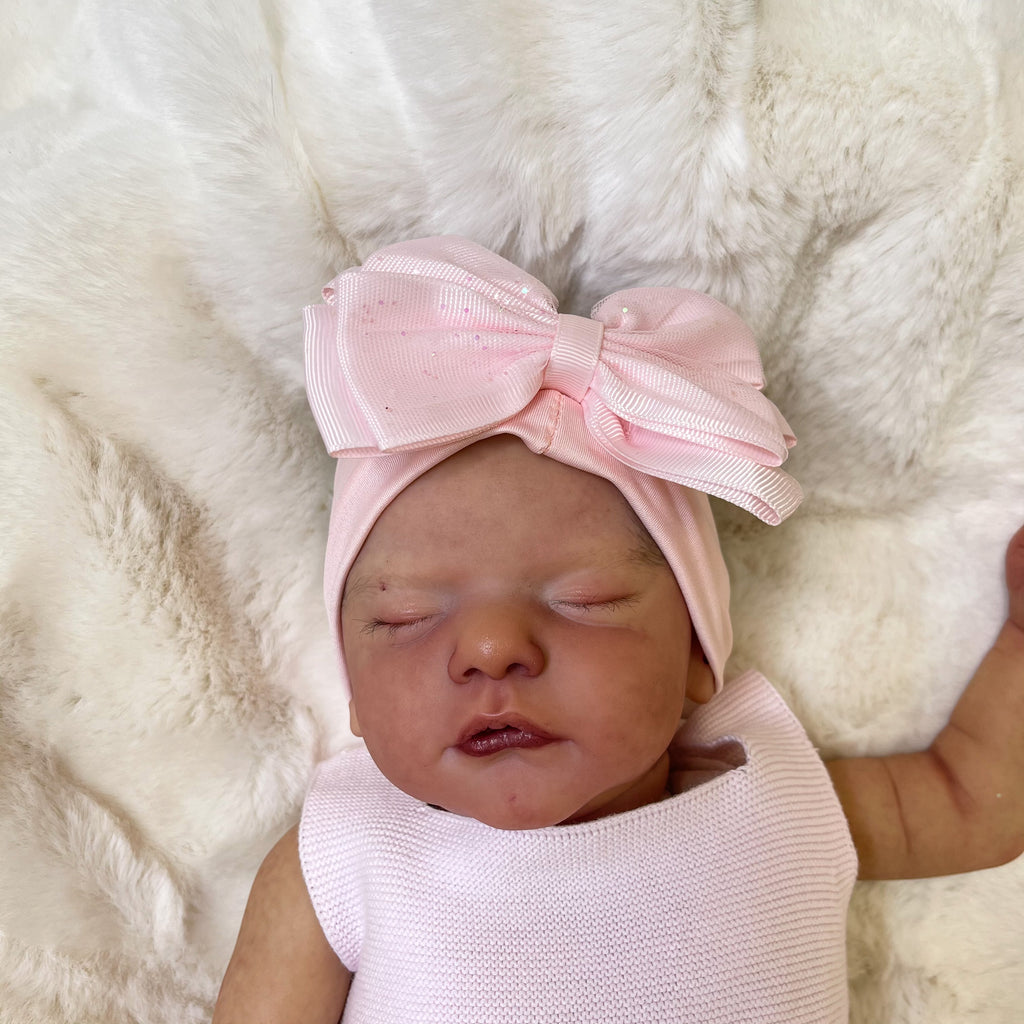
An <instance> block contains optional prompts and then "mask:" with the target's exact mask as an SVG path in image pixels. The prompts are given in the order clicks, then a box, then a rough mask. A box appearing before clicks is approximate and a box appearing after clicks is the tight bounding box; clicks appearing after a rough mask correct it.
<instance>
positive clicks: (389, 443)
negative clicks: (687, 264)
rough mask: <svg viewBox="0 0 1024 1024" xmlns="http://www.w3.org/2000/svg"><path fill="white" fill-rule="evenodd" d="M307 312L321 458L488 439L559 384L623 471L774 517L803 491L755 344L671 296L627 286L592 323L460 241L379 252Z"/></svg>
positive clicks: (721, 316)
mask: <svg viewBox="0 0 1024 1024" xmlns="http://www.w3.org/2000/svg"><path fill="white" fill-rule="evenodd" d="M324 298H325V300H326V302H327V305H321V306H308V307H306V311H305V319H306V382H307V390H308V394H309V401H310V405H311V407H312V410H313V414H314V416H315V417H316V421H317V424H318V426H319V427H320V432H321V434H322V436H323V439H324V442H325V443H326V445H327V447H328V449H329V450H330V452H331V454H332V455H336V456H372V455H378V454H382V453H385V452H394V451H402V450H408V449H415V448H422V447H426V446H429V445H435V444H441V443H444V442H446V441H454V440H457V439H461V438H466V437H471V436H472V435H474V434H483V433H484V432H486V431H487V430H489V429H490V428H492V427H494V426H495V425H496V424H498V423H501V422H502V421H503V420H506V419H508V418H509V417H510V416H513V415H515V414H516V413H518V412H520V411H522V410H523V409H524V408H525V407H526V406H527V405H529V403H530V402H531V401H532V400H533V399H534V398H535V396H536V395H537V394H538V392H540V391H542V390H545V389H554V390H557V391H559V392H561V393H562V394H564V395H566V396H568V397H569V398H571V399H573V400H574V401H575V402H578V403H579V404H580V406H581V407H582V411H583V416H584V421H585V423H586V426H587V428H588V430H589V431H590V432H591V434H592V435H593V437H594V438H595V439H596V440H597V442H598V443H599V444H600V445H601V446H602V447H603V448H604V449H605V450H606V451H607V452H609V453H610V454H611V455H612V456H614V457H615V458H616V459H618V460H619V461H620V462H623V463H625V464H626V465H628V466H632V467H633V468H634V469H637V470H639V471H641V472H644V473H648V474H650V475H652V476H657V477H660V478H662V479H666V480H673V481H675V482H676V483H680V484H685V485H686V486H688V487H693V488H695V489H697V490H701V491H705V492H707V493H709V494H714V495H717V496H719V497H722V498H726V499H727V500H729V501H732V502H733V503H735V504H737V505H740V506H741V507H743V508H746V509H748V510H750V511H752V512H754V513H755V514H756V515H757V516H759V517H760V518H761V519H763V520H765V521H766V522H771V523H777V522H779V521H781V520H782V519H784V518H785V517H786V516H787V515H788V514H789V513H790V512H791V511H793V509H794V508H796V506H797V504H799V502H800V499H801V493H800V488H799V487H798V486H797V484H796V481H794V480H793V479H792V477H790V476H789V475H788V474H787V473H785V472H783V471H782V470H780V469H778V468H777V467H778V466H779V465H781V463H782V462H783V461H784V460H785V458H786V455H787V453H788V449H789V448H790V447H792V445H793V444H794V443H795V438H794V437H793V435H792V432H791V431H790V428H789V426H788V424H787V423H786V421H785V420H784V419H783V418H782V415H781V414H780V413H779V411H778V409H776V408H775V406H774V405H773V404H772V403H771V402H770V401H769V400H768V399H767V398H765V397H764V395H762V394H761V393H760V388H761V387H763V380H762V376H761V361H760V359H759V357H758V354H757V346H756V344H755V342H754V338H753V335H752V334H751V332H750V330H749V329H748V328H747V326H746V325H745V324H744V323H743V321H742V320H741V319H740V318H739V317H738V316H737V315H736V314H735V313H733V312H732V310H730V309H728V308H727V307H725V306H723V305H722V304H721V303H719V302H717V301H715V300H714V299H712V298H711V297H710V296H707V295H703V294H700V293H699V292H692V291H687V290H684V289H681V288H631V289H627V290H625V291H620V292H616V293H615V294H613V295H609V296H608V297H607V298H606V299H604V300H602V301H601V302H600V303H598V304H597V305H596V306H595V307H594V309H593V310H592V318H591V319H588V318H586V317H579V316H571V315H566V314H559V313H558V309H557V304H556V302H555V298H554V296H553V295H552V294H551V292H550V291H548V289H547V288H546V287H545V286H544V285H543V284H541V283H540V282H539V281H538V280H536V279H535V278H533V277H531V276H530V275H529V274H527V273H526V272H525V271H523V270H520V269H519V268H518V267H516V266H514V265H513V264H511V263H509V262H508V261H507V260H505V259H502V258H501V257H500V256H497V255H496V254H494V253H492V252H490V251H489V250H487V249H484V248H483V247H481V246H479V245H476V244H475V243H473V242H470V241H467V240H466V239H462V238H456V237H443V238H425V239H419V240H417V241H412V242H402V243H399V244H397V245H392V246H388V247H386V248H384V249H380V250H378V251H377V252H375V253H374V254H373V255H372V256H370V257H369V258H368V259H367V261H366V262H365V263H364V264H363V265H362V266H361V267H357V268H353V269H351V270H346V271H345V272H344V273H342V274H340V275H339V276H338V277H336V278H335V279H334V281H332V282H331V284H330V285H328V286H327V287H326V288H325V289H324Z"/></svg>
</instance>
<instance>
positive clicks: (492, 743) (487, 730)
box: [456, 722, 555, 757]
mask: <svg viewBox="0 0 1024 1024" xmlns="http://www.w3.org/2000/svg"><path fill="white" fill-rule="evenodd" d="M554 742H555V737H554V736H551V735H549V734H548V733H546V732H544V731H543V730H541V729H538V728H537V727H536V726H534V725H532V724H531V723H529V722H514V723H513V722H505V723H501V722H494V723H493V724H490V725H484V726H483V727H480V726H479V724H478V725H476V726H475V727H471V728H470V730H468V731H467V732H466V733H463V738H462V739H461V740H460V741H459V742H458V743H457V744H456V746H457V747H458V749H459V750H461V751H462V752H463V753H464V754H468V755H469V756H470V757H489V756H490V755H491V754H500V753H501V752H502V751H503V750H533V749H535V748H537V747H546V746H547V745H548V744H549V743H554Z"/></svg>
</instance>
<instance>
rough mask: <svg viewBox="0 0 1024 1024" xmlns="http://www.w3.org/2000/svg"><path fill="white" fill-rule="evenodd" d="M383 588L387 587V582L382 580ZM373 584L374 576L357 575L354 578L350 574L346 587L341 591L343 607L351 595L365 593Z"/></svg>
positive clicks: (355, 595)
mask: <svg viewBox="0 0 1024 1024" xmlns="http://www.w3.org/2000/svg"><path fill="white" fill-rule="evenodd" d="M380 583H381V587H380V589H381V590H386V589H387V584H386V583H385V582H384V581H383V580H381V581H380ZM372 586H373V577H372V576H356V577H355V578H354V579H353V578H352V577H351V576H349V578H348V579H347V580H346V581H345V589H344V590H343V591H342V592H341V607H342V608H344V607H345V602H346V601H347V600H348V599H349V598H350V597H357V596H358V595H359V594H362V593H364V592H365V591H367V590H369V589H370V588H371V587H372Z"/></svg>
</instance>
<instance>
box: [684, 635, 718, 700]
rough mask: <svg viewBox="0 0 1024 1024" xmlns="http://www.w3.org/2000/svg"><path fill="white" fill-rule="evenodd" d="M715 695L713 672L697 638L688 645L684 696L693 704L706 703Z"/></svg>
mask: <svg viewBox="0 0 1024 1024" xmlns="http://www.w3.org/2000/svg"><path fill="white" fill-rule="evenodd" d="M714 695H715V674H714V672H712V671H711V666H710V665H709V664H708V659H707V658H706V657H705V656H704V650H703V648H702V647H701V645H700V643H699V642H698V641H697V638H696V637H694V638H693V644H692V646H691V647H690V665H689V670H688V672H687V675H686V698H687V700H692V701H693V702H694V703H695V704H707V702H708V701H709V700H711V698H712V697H713V696H714Z"/></svg>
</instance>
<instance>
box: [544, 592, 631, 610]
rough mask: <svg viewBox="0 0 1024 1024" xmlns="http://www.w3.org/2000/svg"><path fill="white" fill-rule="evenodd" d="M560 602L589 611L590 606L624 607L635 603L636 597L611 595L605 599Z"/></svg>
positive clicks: (569, 606)
mask: <svg viewBox="0 0 1024 1024" xmlns="http://www.w3.org/2000/svg"><path fill="white" fill-rule="evenodd" d="M560 603H561V604H563V605H565V606H566V607H567V608H576V609H578V610H580V611H583V612H589V611H590V610H591V609H592V608H609V609H612V610H614V609H615V608H625V607H627V606H628V605H631V604H635V603H636V598H635V597H634V596H632V595H628V596H626V597H612V598H609V599H608V600H607V601H562V602H560Z"/></svg>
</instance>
